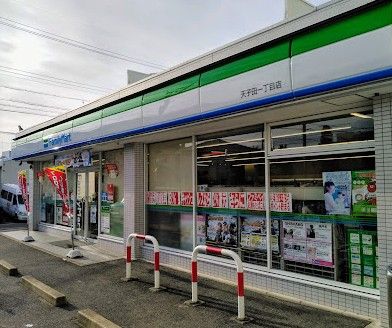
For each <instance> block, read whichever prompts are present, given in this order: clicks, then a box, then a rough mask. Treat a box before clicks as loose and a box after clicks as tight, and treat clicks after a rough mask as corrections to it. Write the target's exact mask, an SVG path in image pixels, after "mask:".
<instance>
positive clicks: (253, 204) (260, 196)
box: [246, 192, 265, 211]
mask: <svg viewBox="0 0 392 328" xmlns="http://www.w3.org/2000/svg"><path fill="white" fill-rule="evenodd" d="M246 196H247V200H246V202H247V204H248V210H256V211H265V201H264V198H265V195H264V193H263V192H248V193H246Z"/></svg>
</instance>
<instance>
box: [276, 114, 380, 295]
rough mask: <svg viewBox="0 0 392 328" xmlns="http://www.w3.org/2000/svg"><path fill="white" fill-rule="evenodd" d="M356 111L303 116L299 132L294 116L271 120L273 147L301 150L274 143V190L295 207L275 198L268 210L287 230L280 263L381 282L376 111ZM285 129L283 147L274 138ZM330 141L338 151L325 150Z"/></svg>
mask: <svg viewBox="0 0 392 328" xmlns="http://www.w3.org/2000/svg"><path fill="white" fill-rule="evenodd" d="M354 114H356V115H352V114H351V115H349V116H346V117H338V118H336V119H335V118H334V119H324V120H318V121H311V122H310V123H308V122H304V123H302V124H301V126H303V130H302V132H300V131H301V130H300V128H299V127H300V126H299V125H295V124H293V125H285V126H278V127H273V128H272V131H271V136H272V137H271V148H272V149H274V148H275V147H277V148H278V149H284V148H290V147H299V148H298V152H297V154H298V155H297V156H296V157H293V155H292V154H291V153H290V154H289V156H287V157H286V156H282V154H284V152H281V153H280V154H279V156H277V157H274V154H273V153H274V152H273V151H272V156H271V158H270V160H269V167H270V193H271V194H272V195H273V194H275V195H277V194H279V193H285V194H286V195H288V198H289V199H290V202H291V210H290V211H287V212H277V211H275V210H274V208H273V201H274V200H273V199H271V204H270V209H271V213H270V217H271V220H272V221H276V222H278V223H277V225H278V226H279V230H280V231H281V232H282V233H281V235H280V238H279V239H280V240H279V243H280V252H279V256H278V258H279V261H278V267H279V269H282V270H285V271H291V272H297V273H302V274H306V275H311V276H314V277H322V278H326V279H330V280H335V281H340V282H345V283H350V284H353V285H358V286H363V287H368V288H378V275H377V272H378V247H377V217H376V216H377V197H376V189H377V188H376V172H375V155H374V151H368V149H369V148H371V144H370V142H371V141H372V139H373V120H372V113H363V114H358V113H354ZM315 122H316V123H315ZM314 124H316V125H314ZM323 126H328V138H325V137H326V135H325V134H323V133H324V132H320V129H319V128H320V127H323ZM289 131H291V132H289ZM313 132H314V133H313ZM283 134H285V135H286V136H285V137H279V138H282V139H281V140H284V147H283V146H282V144H281V145H280V146H279V145H278V144H277V143H276V142H277V140H278V139H279V138H274V136H278V135H281V136H282V135H283ZM301 137H302V141H301ZM283 138H285V139H283ZM357 141H358V142H361V143H362V145H363V148H362V149H361V148H359V147H358V146H357V145H355V144H356V142H357ZM301 143H302V144H301ZM325 143H340V145H339V148H338V150H339V151H338V152H328V151H324V149H323V147H322V145H324V144H325ZM308 145H309V146H312V147H314V148H315V149H316V150H319V153H318V155H315V154H314V153H313V152H307V147H308ZM317 145H319V146H320V147H318V148H317ZM301 153H302V155H301V156H300V154H301Z"/></svg>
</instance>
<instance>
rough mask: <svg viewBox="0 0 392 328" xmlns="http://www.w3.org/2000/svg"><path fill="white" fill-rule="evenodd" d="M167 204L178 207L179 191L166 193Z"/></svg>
mask: <svg viewBox="0 0 392 328" xmlns="http://www.w3.org/2000/svg"><path fill="white" fill-rule="evenodd" d="M167 204H168V205H172V206H174V205H180V192H179V191H169V192H168V193H167Z"/></svg>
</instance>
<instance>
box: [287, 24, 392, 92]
mask: <svg viewBox="0 0 392 328" xmlns="http://www.w3.org/2000/svg"><path fill="white" fill-rule="evenodd" d="M387 67H392V26H388V27H384V28H381V29H378V30H375V31H372V32H368V33H365V34H361V35H358V36H355V37H352V38H350V39H347V40H343V41H340V42H336V43H333V44H330V45H327V46H324V47H322V48H318V49H315V50H312V51H309V52H306V53H303V54H301V55H297V56H294V57H293V58H292V75H293V89H294V90H297V89H301V88H305V87H309V86H314V85H318V84H322V83H325V82H328V81H334V80H338V79H342V78H345V77H350V76H353V75H358V74H361V73H366V72H370V71H374V70H378V69H382V68H387Z"/></svg>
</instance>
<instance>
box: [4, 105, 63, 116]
mask: <svg viewBox="0 0 392 328" xmlns="http://www.w3.org/2000/svg"><path fill="white" fill-rule="evenodd" d="M0 112H11V113H20V114H27V115H35V116H48V117H55V116H56V115H49V114H44V113H32V112H27V111H21V110H12V109H7V108H1V107H0Z"/></svg>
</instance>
